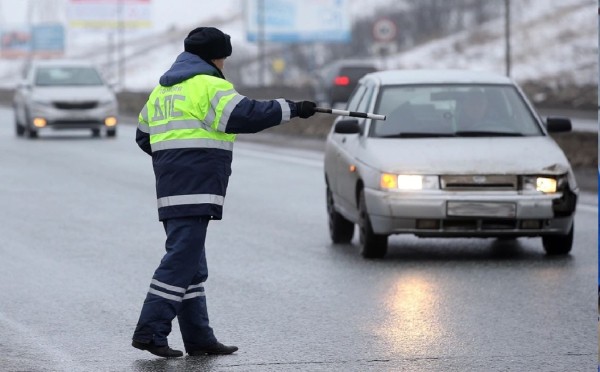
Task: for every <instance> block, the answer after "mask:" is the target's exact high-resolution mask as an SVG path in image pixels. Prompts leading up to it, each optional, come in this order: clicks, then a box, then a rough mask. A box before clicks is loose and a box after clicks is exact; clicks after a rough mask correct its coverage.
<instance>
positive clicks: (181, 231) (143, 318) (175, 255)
mask: <svg viewBox="0 0 600 372" xmlns="http://www.w3.org/2000/svg"><path fill="white" fill-rule="evenodd" d="M208 221H209V218H208V217H183V218H171V219H167V220H165V221H163V225H164V228H165V232H166V234H167V240H166V244H165V248H166V250H167V253H166V254H165V256H164V257H163V259H162V260H161V262H160V265H159V266H158V268H157V269H156V271H155V272H154V276H153V277H152V282H151V284H150V290H149V291H148V294H147V295H146V300H145V301H144V305H143V307H142V312H141V314H140V319H139V321H138V324H137V327H136V329H135V332H134V334H133V339H134V340H135V341H139V342H144V343H148V342H154V344H155V345H157V346H163V345H167V344H168V343H167V336H168V335H169V333H170V332H171V322H172V321H173V319H174V318H175V317H177V319H178V321H179V328H180V331H181V335H182V338H183V343H184V346H185V349H186V351H190V350H195V349H201V348H203V347H204V346H208V345H211V344H214V343H215V342H216V341H217V340H216V338H215V336H214V334H213V330H212V328H211V327H210V326H209V324H208V312H207V309H206V296H205V294H204V282H205V281H206V278H207V277H208V268H207V266H206V254H205V249H204V241H205V239H206V229H207V227H208Z"/></svg>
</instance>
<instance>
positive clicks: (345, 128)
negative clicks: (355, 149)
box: [333, 119, 360, 134]
mask: <svg viewBox="0 0 600 372" xmlns="http://www.w3.org/2000/svg"><path fill="white" fill-rule="evenodd" d="M333 131H334V132H335V133H339V134H357V133H360V125H358V120H356V119H346V120H340V121H338V122H337V123H335V128H334V129H333Z"/></svg>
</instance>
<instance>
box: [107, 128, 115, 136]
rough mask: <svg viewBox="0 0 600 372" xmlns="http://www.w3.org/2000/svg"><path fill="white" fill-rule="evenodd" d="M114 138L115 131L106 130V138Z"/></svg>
mask: <svg viewBox="0 0 600 372" xmlns="http://www.w3.org/2000/svg"><path fill="white" fill-rule="evenodd" d="M116 136H117V130H116V129H107V130H106V137H116Z"/></svg>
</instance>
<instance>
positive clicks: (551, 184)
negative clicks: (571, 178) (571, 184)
mask: <svg viewBox="0 0 600 372" xmlns="http://www.w3.org/2000/svg"><path fill="white" fill-rule="evenodd" d="M566 184H567V175H566V174H565V175H561V176H523V177H522V178H521V185H522V186H521V189H522V190H523V191H537V192H542V193H544V194H550V193H554V192H556V191H558V190H561V189H563V188H564V187H565V186H566Z"/></svg>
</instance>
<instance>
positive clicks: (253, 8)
mask: <svg viewBox="0 0 600 372" xmlns="http://www.w3.org/2000/svg"><path fill="white" fill-rule="evenodd" d="M244 5H245V6H246V8H245V14H246V37H247V39H248V41H251V42H255V41H261V39H262V40H263V41H269V42H283V43H305V42H338V43H347V42H349V41H351V38H352V24H351V21H350V10H349V0H303V1H298V0H248V1H245V2H244Z"/></svg>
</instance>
